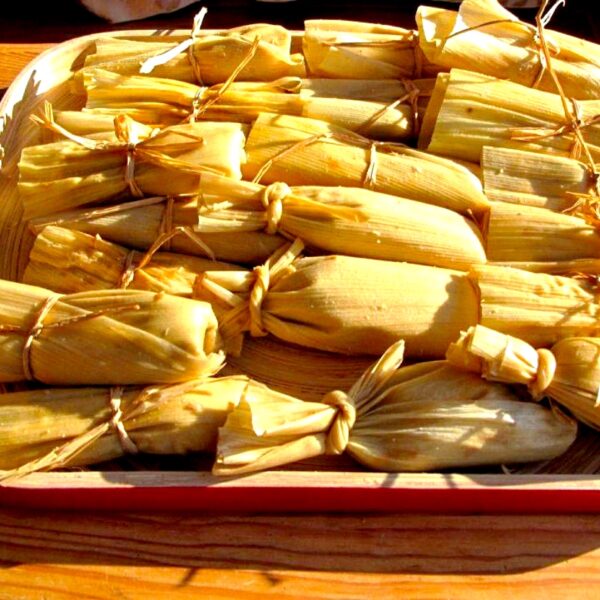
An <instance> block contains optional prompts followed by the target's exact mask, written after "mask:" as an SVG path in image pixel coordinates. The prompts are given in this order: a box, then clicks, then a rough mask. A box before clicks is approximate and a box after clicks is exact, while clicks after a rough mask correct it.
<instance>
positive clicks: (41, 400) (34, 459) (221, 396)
mask: <svg viewBox="0 0 600 600" xmlns="http://www.w3.org/2000/svg"><path fill="white" fill-rule="evenodd" d="M210 374H211V373H207V375H210ZM249 389H251V390H253V393H254V394H255V395H257V394H261V395H264V397H265V398H266V397H267V396H268V395H269V394H270V393H271V392H270V390H269V389H268V388H266V386H262V385H260V384H257V383H255V382H253V381H251V380H249V379H248V378H247V377H244V376H241V375H238V376H233V377H220V378H205V379H197V380H192V381H188V382H185V383H181V384H176V385H170V386H155V387H146V388H131V387H129V388H108V387H94V388H89V387H88V388H49V389H36V390H31V391H25V392H15V393H9V394H5V395H3V396H2V397H0V481H2V480H7V479H11V478H13V479H14V478H16V477H21V476H23V475H26V474H27V473H32V472H35V471H48V470H52V469H58V468H64V467H74V466H85V465H92V464H95V463H99V462H104V461H107V460H112V459H115V458H119V457H121V456H123V455H124V454H129V453H138V452H140V453H149V454H187V453H189V452H211V453H212V452H214V450H215V447H216V441H217V431H218V428H219V427H220V426H221V425H222V424H223V423H224V422H225V418H226V415H227V413H228V412H229V411H230V410H231V409H232V408H233V407H234V406H235V405H236V404H237V403H238V402H239V400H240V398H242V397H243V396H244V394H245V393H247V391H248V390H249ZM115 398H118V405H117V406H116V407H114V404H113V406H111V400H114V399H115ZM115 408H116V410H115ZM117 412H118V416H117V419H118V421H116V419H115V416H116V415H115V413H117ZM115 421H116V422H115ZM117 427H119V429H121V427H122V428H123V429H121V431H120V432H119V431H118V430H117ZM123 431H124V433H123Z"/></svg>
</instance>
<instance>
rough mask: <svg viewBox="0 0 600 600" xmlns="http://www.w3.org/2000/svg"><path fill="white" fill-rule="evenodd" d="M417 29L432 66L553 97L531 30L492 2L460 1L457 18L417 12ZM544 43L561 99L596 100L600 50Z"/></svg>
mask: <svg viewBox="0 0 600 600" xmlns="http://www.w3.org/2000/svg"><path fill="white" fill-rule="evenodd" d="M417 25H418V27H419V44H420V46H421V49H422V50H423V52H424V54H425V56H426V57H427V59H428V60H429V61H430V62H431V63H433V64H435V65H439V66H440V67H444V68H446V69H451V68H460V69H468V70H470V71H477V72H479V73H484V74H485V75H490V76H492V77H497V78H498V79H508V80H510V81H514V82H516V83H519V84H522V85H525V86H528V87H537V88H538V89H540V90H544V91H547V92H552V93H555V92H556V87H555V84H554V81H553V80H552V77H551V76H550V73H549V72H548V70H547V69H544V68H543V67H542V63H541V62H540V53H539V50H538V46H537V45H536V39H537V38H536V29H535V28H534V27H533V26H532V25H530V24H528V23H524V22H523V21H520V20H519V19H518V18H517V17H515V16H514V15H512V14H511V13H510V12H508V11H507V10H506V9H505V8H503V7H502V6H501V5H500V4H499V3H498V2H497V1H496V0H464V1H463V2H462V3H461V5H460V8H459V10H458V12H455V11H450V10H442V9H440V8H433V7H429V6H421V7H419V9H418V10H417ZM484 25H485V26H484ZM546 38H547V41H548V43H549V46H550V48H552V50H553V53H554V54H555V56H554V57H553V60H552V67H553V69H554V71H555V72H556V74H557V76H558V78H559V79H560V82H561V85H562V86H563V88H564V90H565V93H566V94H567V95H568V96H569V97H570V98H578V99H596V98H598V97H599V96H600V46H599V45H598V44H594V43H592V42H588V41H586V40H584V39H581V38H578V37H574V36H570V35H566V34H564V33H558V32H556V31H547V32H546Z"/></svg>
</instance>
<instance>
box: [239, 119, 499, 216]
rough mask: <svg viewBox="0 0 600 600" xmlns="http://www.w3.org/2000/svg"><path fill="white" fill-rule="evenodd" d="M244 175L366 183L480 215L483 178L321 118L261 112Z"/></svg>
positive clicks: (290, 181) (293, 182)
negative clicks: (370, 138)
mask: <svg viewBox="0 0 600 600" xmlns="http://www.w3.org/2000/svg"><path fill="white" fill-rule="evenodd" d="M246 152H247V162H246V164H245V165H244V168H243V173H244V178H245V179H252V178H260V181H261V182H263V183H273V182H275V181H285V182H286V183H288V184H289V185H320V186H337V185H341V186H345V187H367V188H370V189H372V190H373V191H377V192H382V193H385V194H391V195H394V196H400V197H402V198H408V199H411V200H418V201H420V202H425V203H427V204H435V205H437V206H442V207H444V208H449V209H451V210H454V211H456V212H460V213H462V214H469V213H471V212H472V213H474V214H476V215H477V214H481V213H482V212H485V210H486V209H487V207H488V205H489V202H488V200H487V199H486V198H485V196H484V195H483V192H482V187H481V182H480V181H479V179H477V178H476V177H475V176H474V175H473V174H472V173H471V172H470V171H469V170H468V169H466V168H465V167H463V166H460V165H458V164H456V163H454V162H452V161H448V160H446V159H443V158H439V157H436V156H431V155H429V154H425V153H423V152H418V151H416V150H412V149H410V148H406V147H404V146H400V145H393V144H392V145H389V146H386V145H385V144H383V145H377V144H375V145H374V143H373V142H372V141H370V140H367V139H366V138H363V137H362V136H357V135H356V134H354V133H352V132H349V131H347V130H345V129H342V128H338V127H335V126H333V125H330V124H328V123H325V122H323V121H319V120H315V119H306V118H302V117H292V116H284V115H273V114H269V113H262V114H260V115H259V117H258V118H257V119H256V121H255V122H254V125H253V126H252V129H251V130H250V134H249V136H248V141H247V143H246Z"/></svg>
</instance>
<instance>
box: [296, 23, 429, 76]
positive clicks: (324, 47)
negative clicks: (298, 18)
mask: <svg viewBox="0 0 600 600" xmlns="http://www.w3.org/2000/svg"><path fill="white" fill-rule="evenodd" d="M302 49H303V52H304V57H305V59H306V67H307V70H308V73H309V75H310V76H311V77H327V78H336V77H340V78H354V79H403V78H405V79H418V78H420V77H422V76H428V75H429V76H430V75H433V74H435V73H437V72H438V71H439V70H440V69H439V68H436V67H434V66H433V65H431V64H430V63H429V61H428V60H427V59H426V57H425V55H424V54H423V52H422V50H421V49H420V47H419V41H418V38H417V36H416V32H414V31H412V30H409V29H403V28H401V27H392V26H390V25H378V24H374V23H361V22H358V21H344V20H335V19H331V20H329V19H312V20H307V21H305V22H304V37H303V40H302Z"/></svg>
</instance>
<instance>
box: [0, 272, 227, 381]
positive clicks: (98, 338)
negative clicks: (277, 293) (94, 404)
mask: <svg viewBox="0 0 600 600" xmlns="http://www.w3.org/2000/svg"><path fill="white" fill-rule="evenodd" d="M52 301H54V303H53V304H49V302H52ZM28 346H29V348H30V349H29V351H27V347H28ZM220 347H221V343H220V337H219V334H218V331H217V320H216V318H215V316H214V313H213V311H212V309H211V307H210V305H209V304H207V303H204V302H197V301H195V300H190V299H187V298H179V297H176V296H170V295H167V294H155V293H151V292H147V291H134V290H101V291H94V292H83V293H80V294H69V295H64V296H62V295H59V294H55V293H54V292H51V291H49V290H46V289H43V288H39V287H35V286H30V285H25V284H21V283H13V282H9V281H2V280H0V356H1V360H0V381H2V382H16V381H24V380H25V379H35V380H37V381H40V382H43V383H46V384H52V385H108V384H115V385H126V384H147V383H175V382H179V381H185V380H188V379H193V378H197V377H201V376H203V375H204V374H206V373H207V372H209V371H210V372H212V370H213V369H214V368H215V365H217V366H218V365H220V363H221V362H222V360H223V355H222V354H221V353H220V352H217V351H218V350H219V349H220ZM115 357H118V360H117V361H116V362H115ZM28 371H29V372H28Z"/></svg>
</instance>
